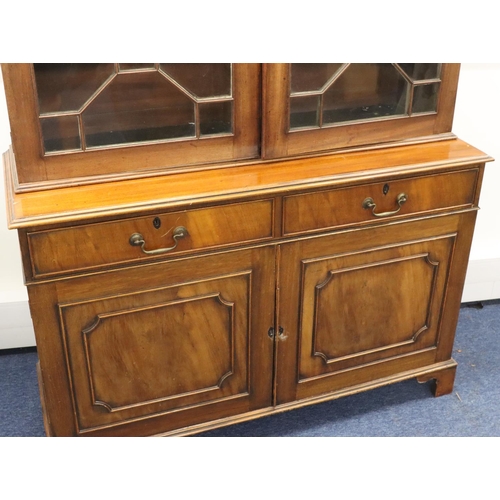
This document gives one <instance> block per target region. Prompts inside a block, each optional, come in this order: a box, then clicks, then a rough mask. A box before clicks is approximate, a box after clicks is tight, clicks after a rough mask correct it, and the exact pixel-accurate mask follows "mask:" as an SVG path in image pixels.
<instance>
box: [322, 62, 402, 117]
mask: <svg viewBox="0 0 500 500" xmlns="http://www.w3.org/2000/svg"><path fill="white" fill-rule="evenodd" d="M407 99H408V83H407V81H406V80H405V79H404V78H403V76H402V75H401V74H400V73H399V72H398V71H397V70H396V68H395V67H394V66H393V65H392V64H351V65H350V66H349V67H348V68H347V70H346V71H344V72H343V73H342V74H341V75H340V77H339V78H338V79H337V80H336V81H335V82H334V83H333V85H332V86H331V87H330V88H329V89H328V90H327V91H326V92H325V96H324V102H323V123H338V122H346V121H353V120H365V119H371V118H383V117H386V116H396V115H404V114H406V112H407Z"/></svg>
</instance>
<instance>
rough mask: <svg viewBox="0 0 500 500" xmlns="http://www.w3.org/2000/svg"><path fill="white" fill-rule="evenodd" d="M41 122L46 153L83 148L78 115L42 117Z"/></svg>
mask: <svg viewBox="0 0 500 500" xmlns="http://www.w3.org/2000/svg"><path fill="white" fill-rule="evenodd" d="M40 124H41V126H42V135H43V146H44V148H45V152H46V153H53V152H56V151H70V150H75V149H76V150H79V149H81V144H80V133H79V130H78V117H76V116H60V117H51V118H42V119H41V120H40Z"/></svg>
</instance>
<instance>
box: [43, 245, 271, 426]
mask: <svg viewBox="0 0 500 500" xmlns="http://www.w3.org/2000/svg"><path fill="white" fill-rule="evenodd" d="M273 254H274V251H273V249H272V248H266V249H257V250H253V251H251V250H248V251H239V252H231V253H229V254H219V255H212V256H207V257H198V258H193V259H182V260H177V261H172V262H169V263H163V264H155V265H150V266H144V267H140V268H136V269H133V270H132V269H131V270H126V271H116V272H108V273H106V274H104V273H103V274H98V275H94V276H92V277H82V278H77V279H69V280H66V281H61V282H55V283H54V284H47V285H41V286H38V287H36V291H38V290H40V292H39V293H41V294H43V295H45V296H48V297H49V298H47V299H45V301H47V300H48V301H50V300H54V302H55V303H54V306H55V308H56V309H57V322H58V323H59V329H60V331H61V347H62V352H63V359H64V361H63V364H64V365H66V372H67V378H68V382H69V387H70V392H71V397H72V400H73V407H74V425H75V431H76V433H86V434H88V433H90V434H96V435H102V434H105V435H109V434H111V435H112V434H113V433H117V434H120V435H122V434H127V429H130V432H131V433H132V434H140V435H142V434H143V433H146V434H151V433H153V434H154V433H157V434H158V433H164V432H169V431H171V430H173V429H176V428H179V427H183V426H189V425H194V424H198V423H202V422H204V421H206V420H213V419H217V418H225V417H228V416H231V415H235V414H239V413H242V412H245V411H252V410H255V409H258V408H262V407H265V406H270V405H271V403H272V399H271V390H272V356H273V343H272V341H271V339H269V337H268V336H267V330H268V329H269V326H271V325H272V324H273V308H274V257H273ZM185 269H190V274H189V279H185V278H184V279H183V278H182V275H183V273H184V271H185ZM106 278H107V279H106ZM43 290H45V293H43V292H42V291H43ZM47 290H53V291H52V292H48V291H47ZM51 293H54V295H55V297H54V298H53V299H51V298H50V295H51ZM42 300H43V299H42ZM37 302H39V301H37V299H36V298H35V299H34V301H33V303H34V304H35V305H34V307H37V305H36V304H37ZM39 306H40V307H43V304H42V303H40V305H39ZM49 322H50V320H49ZM46 328H50V324H49V323H47V324H46ZM47 334H48V335H50V333H49V332H47ZM47 356H48V357H49V358H50V359H47ZM54 356H55V353H54V352H50V353H47V352H43V351H42V352H41V353H40V360H41V368H42V375H44V376H45V377H50V373H51V372H52V370H55V368H54V367H53V364H54V362H55V361H57V363H60V362H61V360H55V358H54ZM51 397H52V396H50V395H49V396H48V398H49V399H50V398H51ZM53 403H54V401H53V400H52V399H51V400H50V402H49V404H53ZM120 427H121V428H122V429H120ZM132 429H133V430H132ZM141 429H142V430H141ZM55 434H56V435H57V429H55Z"/></svg>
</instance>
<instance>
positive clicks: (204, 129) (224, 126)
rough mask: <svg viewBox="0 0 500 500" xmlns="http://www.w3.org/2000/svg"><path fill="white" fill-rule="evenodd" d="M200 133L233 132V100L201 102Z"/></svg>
mask: <svg viewBox="0 0 500 500" xmlns="http://www.w3.org/2000/svg"><path fill="white" fill-rule="evenodd" d="M199 110H200V134H201V135H213V134H227V133H231V132H232V122H233V120H232V114H233V103H232V101H222V102H203V103H200V104H199Z"/></svg>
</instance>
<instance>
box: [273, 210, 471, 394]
mask: <svg viewBox="0 0 500 500" xmlns="http://www.w3.org/2000/svg"><path fill="white" fill-rule="evenodd" d="M472 217H473V215H471V214H469V215H468V218H469V221H468V222H467V224H465V222H464V227H465V226H467V228H468V229H467V230H464V235H462V234H461V232H460V225H461V223H460V218H459V217H442V218H437V219H435V220H429V221H419V222H413V223H405V224H394V225H392V226H389V227H379V228H374V229H370V230H360V231H354V232H346V233H342V234H338V235H332V236H326V237H318V238H310V239H306V240H303V241H299V242H294V243H290V244H286V245H283V246H282V249H281V264H282V272H281V276H282V280H281V283H280V299H279V300H280V317H279V319H278V323H279V325H280V326H281V327H282V328H283V335H282V336H281V338H279V339H278V343H277V346H278V355H277V359H278V370H277V371H278V378H277V380H278V386H277V400H278V403H286V402H289V401H292V400H295V399H299V400H300V399H305V398H309V397H314V396H318V395H321V394H325V393H328V392H336V391H337V392H339V393H340V392H341V391H346V390H347V391H349V390H353V391H354V390H360V388H362V387H363V385H366V384H369V383H370V382H372V381H376V380H382V379H384V378H386V377H391V376H393V375H395V374H401V373H404V372H407V371H408V372H409V371H411V370H415V369H418V368H422V367H425V366H430V365H432V364H433V363H436V362H439V361H445V360H449V359H450V357H451V345H452V342H453V335H454V333H453V332H454V325H455V323H456V317H457V315H458V308H459V305H460V294H461V287H462V285H463V280H464V278H465V268H466V255H465V254H466V253H467V250H466V248H467V246H466V245H465V244H464V243H463V240H464V239H467V238H469V237H470V224H472V222H471V219H472Z"/></svg>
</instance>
